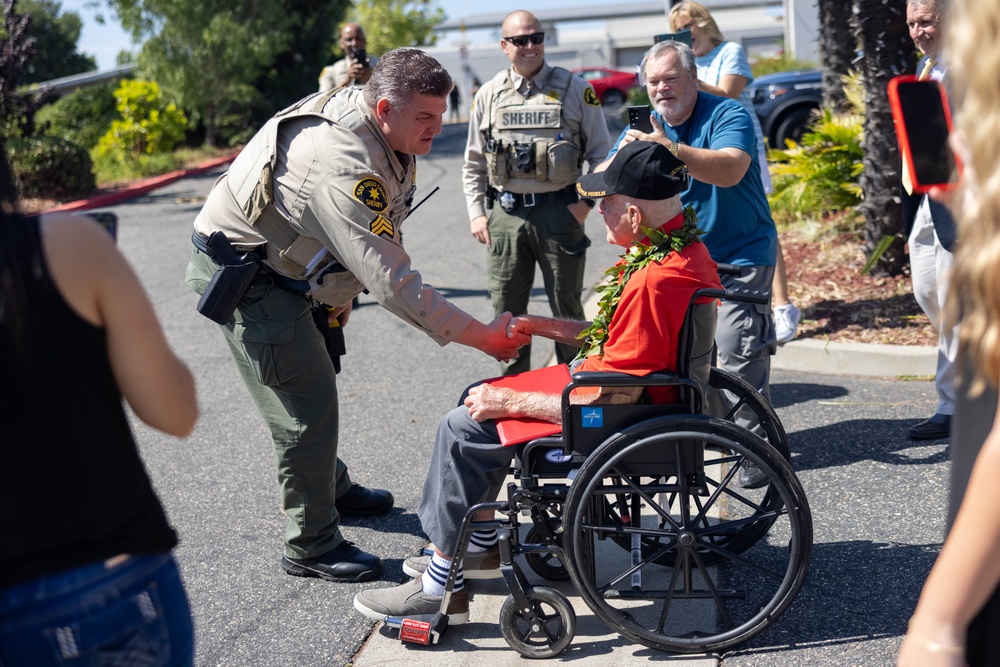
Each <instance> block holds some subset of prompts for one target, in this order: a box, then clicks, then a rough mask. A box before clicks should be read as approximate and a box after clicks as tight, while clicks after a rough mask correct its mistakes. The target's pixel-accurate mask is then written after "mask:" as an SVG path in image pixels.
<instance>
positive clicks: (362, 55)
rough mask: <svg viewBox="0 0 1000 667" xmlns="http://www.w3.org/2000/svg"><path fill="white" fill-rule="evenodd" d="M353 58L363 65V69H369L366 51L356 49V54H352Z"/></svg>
mask: <svg viewBox="0 0 1000 667" xmlns="http://www.w3.org/2000/svg"><path fill="white" fill-rule="evenodd" d="M351 57H353V58H354V60H356V61H357V62H359V63H361V66H362V67H368V54H367V53H366V52H365V50H364V49H354V53H352V54H351Z"/></svg>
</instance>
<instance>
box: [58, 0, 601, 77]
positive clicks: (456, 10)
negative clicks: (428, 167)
mask: <svg viewBox="0 0 1000 667" xmlns="http://www.w3.org/2000/svg"><path fill="white" fill-rule="evenodd" d="M87 3H88V0H62V9H63V11H64V12H66V11H72V12H76V13H77V14H79V15H80V18H81V19H83V33H82V35H81V36H80V42H79V46H78V49H79V51H80V52H81V53H85V54H88V55H91V56H94V57H96V58H97V65H98V67H99V68H100V69H102V70H104V69H110V68H112V67H114V66H115V59H116V58H117V56H118V52H119V51H121V50H123V49H125V50H132V49H134V48H135V46H134V45H133V44H132V42H131V39H129V37H128V35H126V34H125V32H124V31H123V30H122V29H121V26H120V25H119V24H118V22H117V21H115V19H114V17H113V15H111V13H110V12H108V11H107V10H103V11H102V12H101V13H102V14H103V15H104V18H105V24H104V25H100V24H99V23H97V21H96V16H97V14H98V12H97V11H95V10H94V9H92V8H89V7H87V6H86V5H87ZM596 4H600V3H599V0H532V2H530V3H525V4H524V5H523V6H524V7H525V8H530V9H531V10H533V11H536V10H541V9H558V8H560V7H573V6H579V5H596ZM437 5H438V6H439V7H441V8H442V9H444V11H445V13H446V14H447V15H448V18H452V19H457V18H462V17H464V16H472V15H473V14H487V13H491V12H506V11H510V10H512V9H515V8H517V6H516V5H513V4H512V3H511V2H510V0H477V1H476V2H474V3H469V2H468V0H437Z"/></svg>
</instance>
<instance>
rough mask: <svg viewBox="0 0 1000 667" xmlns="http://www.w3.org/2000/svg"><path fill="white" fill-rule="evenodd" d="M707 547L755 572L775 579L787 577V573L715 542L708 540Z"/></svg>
mask: <svg viewBox="0 0 1000 667" xmlns="http://www.w3.org/2000/svg"><path fill="white" fill-rule="evenodd" d="M705 548H706V549H709V550H710V551H714V552H715V553H717V554H720V555H721V556H724V557H725V558H726V559H728V560H731V561H733V562H735V563H739V564H740V565H743V566H745V567H748V568H750V569H751V570H754V571H755V572H759V573H760V574H763V575H764V576H766V577H770V578H772V579H774V580H775V581H781V580H783V579H784V578H785V575H784V574H781V573H780V572H772V571H771V570H768V569H767V568H766V567H762V566H760V565H758V564H757V563H752V562H750V561H749V560H747V559H746V558H744V557H743V556H741V555H739V554H735V553H733V552H732V551H729V550H727V549H723V548H721V547H717V546H715V545H714V544H709V543H707V542H706V543H705Z"/></svg>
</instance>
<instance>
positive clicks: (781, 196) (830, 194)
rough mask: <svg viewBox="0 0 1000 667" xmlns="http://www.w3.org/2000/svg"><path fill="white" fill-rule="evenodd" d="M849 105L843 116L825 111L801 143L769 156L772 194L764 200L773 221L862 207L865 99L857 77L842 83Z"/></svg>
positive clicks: (849, 77) (821, 215)
mask: <svg viewBox="0 0 1000 667" xmlns="http://www.w3.org/2000/svg"><path fill="white" fill-rule="evenodd" d="M844 93H845V96H846V98H847V100H848V102H849V103H850V105H851V110H850V111H848V112H845V113H834V112H832V111H830V110H829V109H823V110H822V111H821V112H820V116H819V118H818V119H817V120H816V121H814V122H813V124H812V125H811V128H812V130H811V131H810V132H807V133H806V134H805V135H803V137H802V142H801V144H796V143H795V142H789V144H790V145H789V146H788V147H787V148H785V149H784V150H780V149H779V150H772V151H771V152H769V153H768V156H767V157H768V164H769V166H770V169H771V180H772V183H773V186H774V191H773V192H772V193H771V194H770V195H769V196H768V201H769V202H770V204H771V210H772V212H773V213H774V214H775V217H776V218H778V219H781V218H782V217H786V218H787V217H791V218H801V217H803V216H805V215H807V214H813V215H816V216H819V217H823V216H825V215H826V214H828V213H831V212H838V211H844V210H846V209H851V208H853V207H855V206H857V205H858V204H859V203H861V196H862V190H861V186H860V185H859V183H858V179H859V178H860V176H861V172H862V171H863V170H864V162H863V160H864V151H863V150H862V148H861V140H862V139H863V137H864V101H863V100H864V96H863V94H862V85H861V81H860V79H859V77H857V76H856V75H848V76H845V77H844Z"/></svg>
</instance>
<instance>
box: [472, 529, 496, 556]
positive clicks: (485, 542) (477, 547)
mask: <svg viewBox="0 0 1000 667" xmlns="http://www.w3.org/2000/svg"><path fill="white" fill-rule="evenodd" d="M498 541H499V540H498V539H497V531H496V529H495V528H494V529H492V530H474V531H472V537H471V538H469V548H468V552H469V553H470V554H481V553H483V552H484V551H489V550H490V549H492V548H493V547H495V546H496V545H497V542H498Z"/></svg>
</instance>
